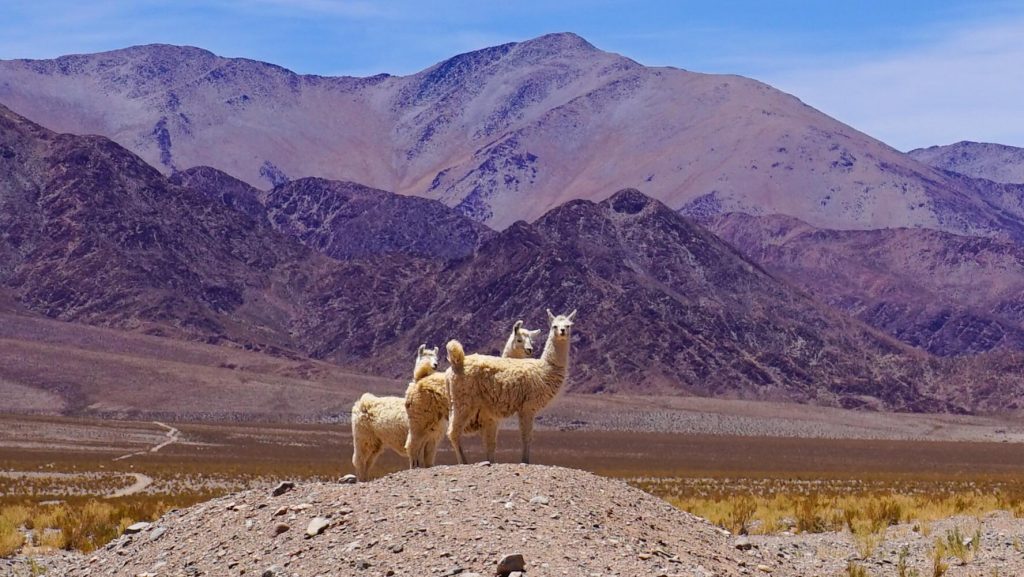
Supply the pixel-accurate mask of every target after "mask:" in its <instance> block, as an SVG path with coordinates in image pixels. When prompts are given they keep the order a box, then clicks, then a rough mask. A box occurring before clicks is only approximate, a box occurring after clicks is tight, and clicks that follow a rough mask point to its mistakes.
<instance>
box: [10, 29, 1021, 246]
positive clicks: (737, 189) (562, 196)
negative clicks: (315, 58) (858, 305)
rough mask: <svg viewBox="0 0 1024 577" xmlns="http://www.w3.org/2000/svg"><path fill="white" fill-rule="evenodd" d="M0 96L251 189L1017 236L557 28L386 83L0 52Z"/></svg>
mask: <svg viewBox="0 0 1024 577" xmlns="http://www.w3.org/2000/svg"><path fill="white" fill-rule="evenodd" d="M0 102H2V103H4V104H6V105H7V106H9V107H10V108H11V109H12V110H14V111H16V112H18V113H20V114H22V115H24V116H27V117H29V118H31V119H33V120H34V121H36V122H39V123H40V124H42V125H44V126H46V127H48V128H50V129H53V130H56V131H59V132H71V133H76V134H100V135H104V136H107V137H109V138H111V139H113V140H115V141H116V142H118V143H120V144H121V145H123V146H124V147H126V148H128V149H129V150H132V151H133V152H135V153H136V154H138V155H139V156H141V157H142V158H143V159H144V160H145V161H147V162H148V163H149V164H151V165H153V166H155V167H158V168H159V169H160V170H161V171H163V172H164V173H165V174H170V173H171V172H173V171H181V170H185V169H188V168H192V167H194V166H199V165H209V166H212V167H215V168H218V169H220V170H222V171H224V172H227V173H228V174H231V175H234V176H236V177H238V178H240V179H242V180H243V181H246V182H248V183H249V184H251V185H253V186H256V187H258V188H269V187H271V186H276V185H278V184H281V183H283V182H285V181H286V180H287V179H295V178H301V177H309V176H316V177H322V178H328V179H334V180H343V181H352V182H358V183H361V184H363V185H366V186H370V187H375V188H378V189H383V190H388V191H392V192H397V193H401V194H408V195H415V196H424V197H427V198H432V199H437V200H440V201H442V202H444V203H445V204H447V205H448V206H452V207H457V208H458V209H459V210H460V212H462V213H463V214H466V215H469V216H471V217H472V218H474V219H476V220H478V221H480V222H483V223H485V224H487V225H488V226H490V227H491V228H495V229H498V230H501V229H504V228H506V227H508V226H509V225H511V224H512V223H513V222H515V221H516V220H520V219H522V220H526V221H532V220H534V219H536V218H537V217H539V216H541V215H542V214H544V213H545V212H546V211H548V210H550V209H552V208H554V207H556V206H558V205H560V204H563V203H565V202H566V201H569V200H573V199H579V198H582V199H588V200H594V201H600V200H602V199H604V198H607V197H608V196H609V195H610V194H612V193H613V192H615V191H617V190H620V189H622V188H637V189H639V190H642V191H644V192H645V193H646V194H648V195H650V196H652V197H654V198H656V199H659V200H661V201H662V202H664V203H665V204H666V205H667V206H669V207H670V208H673V209H681V208H684V207H685V208H686V209H687V212H688V213H689V214H698V215H702V216H710V215H716V214H722V213H726V212H745V213H749V214H754V215H767V214H776V213H778V214H786V215H790V216H794V217H796V218H799V219H801V220H803V221H805V222H807V223H809V224H811V225H813V226H816V227H820V228H831V229H875V228H883V227H924V228H933V229H936V230H943V231H947V232H954V233H961V234H978V235H986V236H991V235H1000V234H1002V235H1008V236H1011V237H1014V238H1022V237H1024V227H1022V226H1021V224H1020V221H1019V219H1018V218H1017V217H1016V216H1015V215H1012V214H1007V213H1006V211H1005V210H1003V209H1002V207H1000V206H999V205H993V204H992V203H988V202H986V201H985V200H984V199H981V198H978V193H977V191H976V190H975V188H974V187H973V186H972V184H971V183H970V182H967V181H963V180H957V179H951V178H949V177H948V176H947V175H946V174H945V173H943V172H941V171H938V170H935V169H932V168H930V167H928V166H925V165H923V164H921V163H919V162H916V161H915V160H913V159H912V158H909V157H908V156H907V155H904V154H902V153H900V152H898V151H896V150H894V149H892V148H890V147H888V146H886V145H885V144H883V143H881V142H879V141H877V140H875V139H873V138H871V137H869V136H867V135H865V134H862V133H860V132H858V131H856V130H854V129H853V128H850V127H849V126H846V125H844V124H841V123H839V122H837V121H835V120H833V119H832V118H829V117H828V116H825V115H824V114H822V113H820V112H818V111H816V110H814V109H812V108H810V107H808V106H806V105H804V104H803V103H802V102H800V101H799V100H798V99H796V98H794V97H793V96H790V95H788V94H784V93H782V92H780V91H778V90H775V89H773V88H772V87H770V86H767V85H765V84H762V83H760V82H756V81H754V80H750V79H747V78H742V77H738V76H723V75H709V74H698V73H694V72H688V71H684V70H679V69H675V68H650V67H646V66H642V65H640V64H637V63H636V62H634V61H632V60H630V59H628V58H624V57H622V56H619V55H616V54H610V53H607V52H603V51H601V50H598V49H596V48H595V47H594V46H592V45H591V44H589V43H588V42H586V41H585V40H584V39H582V38H580V37H579V36H576V35H574V34H569V33H564V34H551V35H547V36H542V37H540V38H537V39H534V40H530V41H526V42H520V43H510V44H503V45H501V46H495V47H492V48H486V49H483V50H478V51H476V52H470V53H467V54H461V55H458V56H455V57H453V58H451V59H449V60H445V61H444V62H441V63H438V64H436V65H434V66H431V67H430V68H427V69H426V70H423V71H422V72H419V73H416V74H413V75H410V76H404V77H396V76H389V75H386V74H381V75H377V76H372V77H369V78H351V77H338V78H332V77H320V76H309V75H298V74H295V73H292V72H290V71H288V70H285V69H283V68H281V67H278V66H274V65H272V64H266V63H262V62H257V61H253V60H246V59H228V58H222V57H219V56H216V55H214V54H212V53H210V52H207V51H205V50H201V49H198V48H190V47H178V46H167V45H149V46H138V47H133V48H127V49H124V50H116V51H113V52H106V53H101V54H91V55H75V56H65V57H61V58H57V59H54V60H37V61H32V60H12V61H2V62H0Z"/></svg>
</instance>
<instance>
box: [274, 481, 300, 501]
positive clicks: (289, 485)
mask: <svg viewBox="0 0 1024 577" xmlns="http://www.w3.org/2000/svg"><path fill="white" fill-rule="evenodd" d="M294 488H295V483H293V482H291V481H282V482H281V483H280V484H278V486H276V487H274V490H273V491H271V492H270V496H271V497H280V496H281V495H284V494H285V493H287V492H288V491H291V490H292V489H294Z"/></svg>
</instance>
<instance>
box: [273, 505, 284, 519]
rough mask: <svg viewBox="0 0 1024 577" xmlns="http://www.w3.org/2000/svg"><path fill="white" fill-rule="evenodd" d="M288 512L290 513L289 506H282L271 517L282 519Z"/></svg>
mask: <svg viewBox="0 0 1024 577" xmlns="http://www.w3.org/2000/svg"><path fill="white" fill-rule="evenodd" d="M287 512H288V506H287V505H282V506H280V507H278V508H277V510H276V511H274V514H273V515H271V517H280V516H281V515H284V514H285V513H287Z"/></svg>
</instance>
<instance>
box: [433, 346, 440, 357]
mask: <svg viewBox="0 0 1024 577" xmlns="http://www.w3.org/2000/svg"><path fill="white" fill-rule="evenodd" d="M438 350H440V347H434V356H435V357H436V356H437V352H438Z"/></svg>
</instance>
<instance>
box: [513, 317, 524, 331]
mask: <svg viewBox="0 0 1024 577" xmlns="http://www.w3.org/2000/svg"><path fill="white" fill-rule="evenodd" d="M521 328H523V321H521V320H520V321H516V324H514V325H512V332H514V333H518V332H519V329H521Z"/></svg>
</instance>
